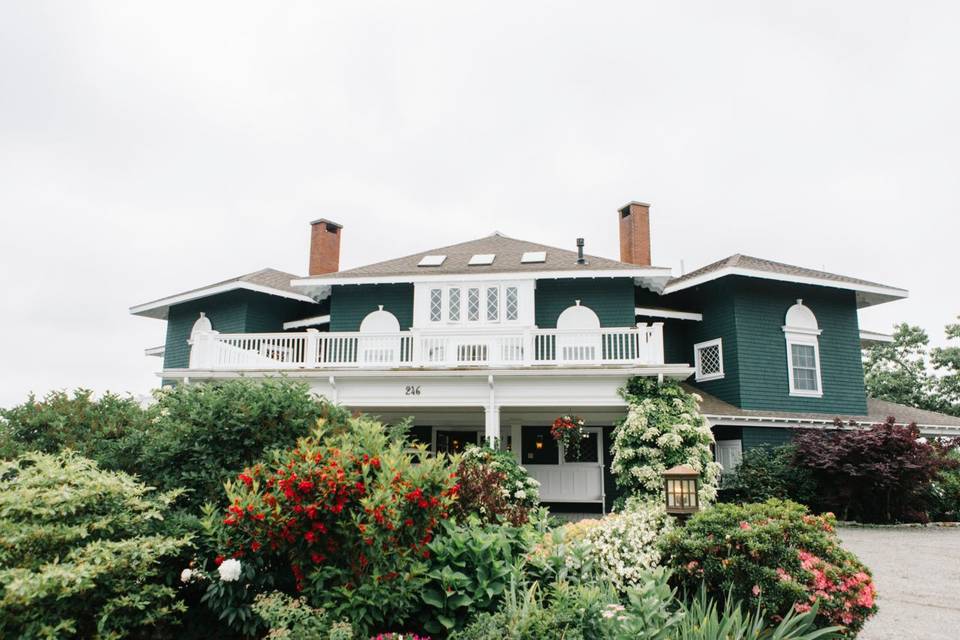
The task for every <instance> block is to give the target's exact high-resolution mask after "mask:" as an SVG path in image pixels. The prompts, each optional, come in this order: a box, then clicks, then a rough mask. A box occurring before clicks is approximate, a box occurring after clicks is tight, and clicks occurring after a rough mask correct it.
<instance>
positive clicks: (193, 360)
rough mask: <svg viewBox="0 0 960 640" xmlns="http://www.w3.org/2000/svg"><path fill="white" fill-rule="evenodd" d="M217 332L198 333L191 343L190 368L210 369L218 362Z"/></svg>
mask: <svg viewBox="0 0 960 640" xmlns="http://www.w3.org/2000/svg"><path fill="white" fill-rule="evenodd" d="M218 334H219V332H217V331H198V332H197V333H196V334H194V336H193V338H192V339H191V340H189V341H188V342H189V343H190V365H189V366H190V368H191V369H210V368H213V367H214V366H215V365H216V364H217V362H216V357H215V356H216V353H217V335H218Z"/></svg>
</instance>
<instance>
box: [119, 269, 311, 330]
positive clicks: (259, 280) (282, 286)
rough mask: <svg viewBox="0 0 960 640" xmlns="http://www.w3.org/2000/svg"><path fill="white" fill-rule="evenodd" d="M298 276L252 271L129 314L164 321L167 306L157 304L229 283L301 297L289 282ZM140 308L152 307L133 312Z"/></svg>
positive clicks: (267, 270)
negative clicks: (141, 309)
mask: <svg viewBox="0 0 960 640" xmlns="http://www.w3.org/2000/svg"><path fill="white" fill-rule="evenodd" d="M299 277H300V276H297V275H294V274H292V273H287V272H285V271H279V270H277V269H269V268H267V269H260V270H259V271H254V272H253V273H246V274H244V275H242V276H237V277H235V278H228V279H226V280H221V281H220V282H214V283H213V284H208V285H205V286H202V287H197V288H195V289H188V290H187V291H181V292H179V293H175V294H172V295H169V296H164V297H162V298H158V299H157V300H152V301H150V302H145V303H143V304H139V305H136V306H135V307H132V308H131V312H134V313H136V314H137V315H142V316H147V317H150V318H159V319H161V320H165V319H166V318H167V311H168V309H169V305H162V304H161V305H159V306H153V305H157V304H158V303H163V302H164V301H165V300H167V299H169V298H173V297H180V296H189V295H190V294H192V293H199V292H201V291H205V290H206V289H212V288H214V287H220V286H223V285H228V284H231V283H241V282H248V283H250V284H254V285H258V286H261V287H269V288H270V289H276V290H277V291H282V292H284V293H289V294H290V295H291V296H297V297H302V296H303V295H304V294H303V291H301V290H299V289H294V288H293V287H292V286H290V281H291V280H294V279H295V278H299ZM140 307H152V308H149V309H147V310H145V311H142V312H141V311H135V310H136V309H138V308H140Z"/></svg>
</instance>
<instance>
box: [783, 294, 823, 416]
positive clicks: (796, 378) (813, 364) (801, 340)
mask: <svg viewBox="0 0 960 640" xmlns="http://www.w3.org/2000/svg"><path fill="white" fill-rule="evenodd" d="M821 333H822V332H821V330H820V326H819V324H818V323H817V317H816V316H815V315H814V314H813V311H811V310H810V308H809V307H807V306H806V305H804V304H803V300H799V299H798V300H797V304H795V305H793V306H792V307H790V308H789V309H788V310H787V315H786V321H785V323H784V325H783V336H784V339H785V340H786V347H787V380H788V381H789V388H790V395H792V396H801V397H808V398H820V397H822V396H823V381H822V378H821V375H820V334H821Z"/></svg>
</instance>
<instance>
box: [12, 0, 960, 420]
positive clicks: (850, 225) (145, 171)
mask: <svg viewBox="0 0 960 640" xmlns="http://www.w3.org/2000/svg"><path fill="white" fill-rule="evenodd" d="M150 6H151V7H152V10H151V9H150V8H149V7H148V6H147V3H124V2H102V3H86V2H67V1H64V2H59V3H48V2H38V1H28V0H23V1H20V2H15V1H13V2H3V3H2V4H0V291H2V297H0V329H2V330H0V406H5V405H9V404H13V403H16V402H20V401H22V400H23V399H24V398H25V397H26V394H27V393H28V392H29V391H31V390H33V391H36V392H38V393H44V392H47V391H48V390H50V389H55V388H73V387H76V386H86V387H90V388H93V389H95V390H98V391H102V390H105V389H111V390H115V391H130V392H133V393H136V394H140V393H144V392H146V391H147V390H148V389H150V388H151V387H152V386H154V385H156V384H157V383H158V379H157V378H156V376H155V375H154V373H155V372H156V371H157V370H158V369H159V367H160V361H159V360H158V359H156V358H148V357H145V356H144V355H143V349H144V348H145V347H151V346H154V345H158V344H161V343H162V342H163V337H164V322H162V321H158V320H151V319H146V318H139V317H133V316H130V315H129V313H128V308H129V307H130V306H131V305H134V304H137V303H141V302H145V301H148V300H152V299H154V298H158V297H161V296H164V295H167V294H172V293H176V292H179V291H182V290H185V289H189V288H193V287H196V286H200V285H204V284H208V283H211V282H215V281H217V280H221V279H224V278H228V277H232V276H235V275H239V274H242V273H247V272H250V271H254V270H257V269H260V268H263V267H267V266H270V267H275V268H278V269H283V270H286V271H291V272H294V273H297V274H302V273H305V271H306V263H307V246H308V233H309V230H308V222H309V221H310V220H311V219H314V218H317V217H321V216H323V217H327V218H330V219H332V220H336V221H338V222H340V223H342V224H343V225H344V232H343V247H342V251H343V253H342V261H341V266H342V267H353V266H357V265H361V264H365V263H368V262H374V261H377V260H382V259H386V258H391V257H396V256H399V255H404V254H407V253H412V252H415V251H419V250H423V249H428V248H431V247H435V246H441V245H444V244H449V243H453V242H458V241H461V240H466V239H471V238H474V237H478V236H482V235H486V234H489V233H490V232H492V231H493V230H495V229H496V230H500V231H502V232H503V233H505V234H507V235H511V236H514V237H518V238H524V239H529V240H534V241H539V242H543V243H545V244H550V245H557V246H562V247H567V248H570V249H573V248H574V239H575V238H576V237H577V236H584V237H585V238H586V248H587V251H588V252H589V253H595V254H599V255H605V256H610V257H614V258H617V257H619V256H618V252H619V249H618V244H617V217H616V209H617V208H618V207H619V206H620V205H622V204H624V203H625V202H627V201H629V200H642V201H646V202H650V203H652V205H653V208H652V214H651V216H652V229H653V258H654V263H655V264H658V265H663V266H670V267H673V268H674V269H675V271H677V272H679V266H680V262H681V260H682V261H683V262H684V264H685V265H686V268H687V270H688V271H689V270H691V269H693V268H695V267H697V266H700V265H703V264H705V263H707V262H710V261H713V260H716V259H719V258H722V257H724V256H727V255H729V254H733V253H737V252H740V253H746V254H750V255H755V256H760V257H765V258H770V259H774V260H780V261H784V262H789V263H793V264H798V265H803V266H808V267H813V268H824V269H827V270H829V271H834V272H837V273H841V274H845V275H852V276H858V277H862V278H866V279H868V280H874V281H878V282H881V283H884V284H890V285H894V286H900V287H905V288H908V289H909V290H910V293H911V297H910V298H909V299H908V300H905V301H900V302H894V303H890V304H886V305H880V306H878V307H874V308H871V309H867V310H865V311H863V312H861V321H862V322H861V324H862V326H863V327H864V328H869V329H874V330H889V329H890V327H891V325H892V324H893V323H894V322H897V321H908V322H911V323H914V324H919V325H922V326H923V327H924V328H926V329H927V330H928V331H929V332H930V333H931V335H932V337H933V338H934V340H935V341H938V342H939V341H942V340H943V325H944V324H945V323H946V322H948V321H950V320H951V318H953V317H955V316H956V315H957V314H958V313H960V299H958V297H960V296H958V284H957V282H958V276H960V268H958V266H957V265H958V257H957V252H958V241H957V240H958V232H960V221H958V201H960V179H958V175H960V171H958V170H960V117H958V114H960V83H958V82H957V65H958V63H960V38H957V25H958V20H960V6H958V5H957V3H955V2H942V3H937V2H924V3H908V2H902V3H893V2H877V1H876V0H872V1H870V2H839V3H838V2H836V1H835V0H834V1H831V2H797V3H789V2H769V1H759V2H723V3H719V2H699V3H697V2H624V3H607V2H602V3H601V2H589V3H588V2H583V3H565V2H557V1H555V0H553V1H550V2H516V1H512V2H505V3H499V2H490V1H489V0H488V1H486V2H482V3H481V2H477V3H471V4H469V5H468V4H467V3H462V2H435V3H421V2H411V1H407V2H403V3H397V2H384V3H366V2H344V3H339V4H334V3H322V2H317V1H315V0H314V1H309V2H287V1H285V2H271V3H267V2H262V3H258V4H250V3H244V2H237V1H235V0H234V1H231V2H223V3H212V2H203V3H198V2H184V3H178V2H170V1H167V2H162V3H151V5H150Z"/></svg>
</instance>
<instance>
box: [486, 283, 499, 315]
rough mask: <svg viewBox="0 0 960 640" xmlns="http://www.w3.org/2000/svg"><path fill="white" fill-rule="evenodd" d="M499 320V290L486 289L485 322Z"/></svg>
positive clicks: (495, 288)
mask: <svg viewBox="0 0 960 640" xmlns="http://www.w3.org/2000/svg"><path fill="white" fill-rule="evenodd" d="M499 319H500V288H499V287H487V322H497V321H498V320H499Z"/></svg>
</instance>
